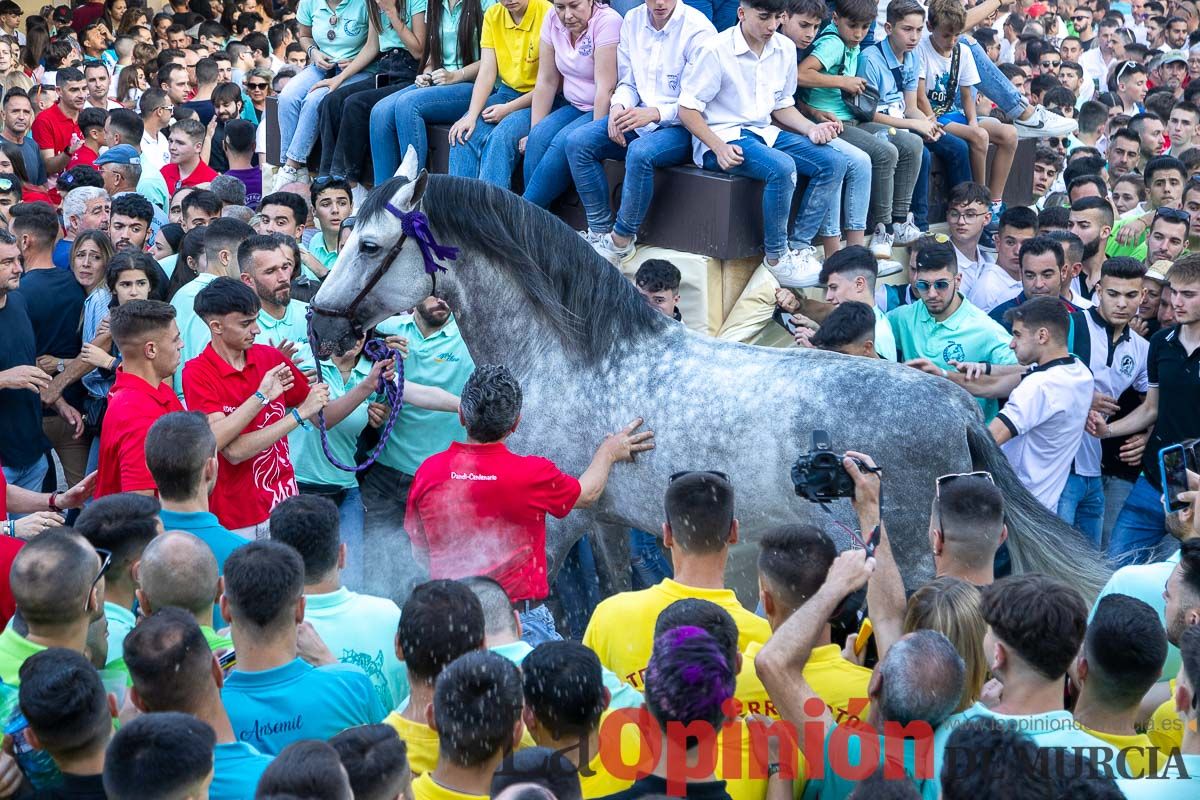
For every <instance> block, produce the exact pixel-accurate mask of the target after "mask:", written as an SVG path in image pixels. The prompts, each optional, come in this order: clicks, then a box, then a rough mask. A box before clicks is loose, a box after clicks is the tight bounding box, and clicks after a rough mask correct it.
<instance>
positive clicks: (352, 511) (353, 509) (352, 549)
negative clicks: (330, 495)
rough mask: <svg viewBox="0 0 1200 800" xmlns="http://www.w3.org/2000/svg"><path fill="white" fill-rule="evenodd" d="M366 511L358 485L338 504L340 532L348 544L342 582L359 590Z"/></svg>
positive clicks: (360, 586) (361, 575) (360, 585)
mask: <svg viewBox="0 0 1200 800" xmlns="http://www.w3.org/2000/svg"><path fill="white" fill-rule="evenodd" d="M365 525H366V511H365V510H364V509H363V501H362V492H361V491H360V490H359V488H358V487H357V486H355V487H354V488H353V489H347V490H346V496H345V497H343V498H342V502H341V503H340V504H339V505H338V532H339V534H340V537H341V540H342V544H344V545H346V568H345V569H344V570H342V583H343V584H345V585H346V587H347V588H349V589H351V590H353V591H356V592H359V591H362V589H363V564H364V563H366V562H365V559H364V558H363V528H364V527H365Z"/></svg>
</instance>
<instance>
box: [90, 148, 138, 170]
mask: <svg viewBox="0 0 1200 800" xmlns="http://www.w3.org/2000/svg"><path fill="white" fill-rule="evenodd" d="M141 163H142V159H141V157H140V156H138V151H137V150H134V149H133V145H128V144H119V145H117V146H115V147H110V148H108V149H107V150H105V151H104V153H103V155H101V156H100V157H99V158H97V159H96V166H97V167H100V166H103V165H105V164H141Z"/></svg>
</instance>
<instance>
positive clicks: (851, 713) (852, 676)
mask: <svg viewBox="0 0 1200 800" xmlns="http://www.w3.org/2000/svg"><path fill="white" fill-rule="evenodd" d="M761 649H762V644H760V643H759V642H751V643H750V646H749V647H747V648H746V651H745V652H744V653H743V654H742V671H741V672H739V673H738V677H737V688H736V689H735V690H734V696H735V697H736V698H737V699H738V701H740V702H741V704H742V713H743V714H763V715H764V716H768V717H770V718H771V719H779V718H780V717H779V711H778V710H777V709H776V708H775V704H774V703H772V702H771V698H769V697H768V696H767V689H766V687H765V686H763V684H762V681H761V680H759V677H758V673H757V672H755V671H754V657H755V656H756V655H758V651H759V650H761ZM804 679H805V680H806V681H808V685H809V686H811V687H812V688H813V691H814V692H816V693H817V696H818V697H820V698H821V699H822V700H824V701H825V705H827V706H828V707H829V713H830V714H832V715H833V721H834V722H836V723H837V724H839V725H843V724H851V725H852V724H854V723H855V722H857V721H858V720H863V719H866V717H867V711H868V708H869V704H868V703H867V685H868V684H869V683H870V682H871V670H869V669H867V668H866V667H860V666H859V665H858V664H854V663H852V662H850V661H847V660H846V659H844V658H842V651H841V648H839V647H838V646H837V645H836V644H827V645H824V646H822V647H817V648H814V649H813V651H812V655H810V656H809V658H808V663H807V664H805V665H804Z"/></svg>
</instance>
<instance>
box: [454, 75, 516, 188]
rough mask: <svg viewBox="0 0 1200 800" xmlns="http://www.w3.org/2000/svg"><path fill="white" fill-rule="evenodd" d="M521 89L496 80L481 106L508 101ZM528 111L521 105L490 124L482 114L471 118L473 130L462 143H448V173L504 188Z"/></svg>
mask: <svg viewBox="0 0 1200 800" xmlns="http://www.w3.org/2000/svg"><path fill="white" fill-rule="evenodd" d="M521 96H522V93H521V92H518V91H517V90H516V89H513V88H512V87H510V86H506V85H504V84H500V87H499V88H498V89H496V91H494V92H492V96H491V97H489V98H488V99H487V102H485V103H484V104H483V107H484V108H485V109H486V108H489V107H491V106H494V105H499V104H500V103H510V102H512V101H513V100H516V99H517V98H519V97H521ZM531 113H532V112H531V111H530V109H528V108H522V109H521V110H519V111H514V112H512V113H511V114H509V115H508V116H506V117H505V118H504V119H502V120H500V121H499V122H498V123H496V124H495V125H493V124H492V123H490V122H487V121H485V120H484V118H483V115H482V114H480V116H479V118H478V119H477V120H475V130H474V131H472V132H471V138H470V139H467V141H466V143H465V144H453V143H452V144H451V145H450V174H451V175H460V176H462V177H464V178H478V179H479V180H481V181H483V182H484V183H490V184H492V185H493V186H501V187H503V188H505V189H508V188H509V187H511V186H512V175H513V170H514V169H516V166H517V145H518V144H519V143H520V141H521V138H522V137H524V136H526V135H527V134H528V133H529V118H530V115H531Z"/></svg>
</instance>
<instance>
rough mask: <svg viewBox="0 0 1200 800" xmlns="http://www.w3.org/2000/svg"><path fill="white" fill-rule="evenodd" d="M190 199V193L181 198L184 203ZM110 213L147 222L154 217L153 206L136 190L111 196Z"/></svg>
mask: <svg viewBox="0 0 1200 800" xmlns="http://www.w3.org/2000/svg"><path fill="white" fill-rule="evenodd" d="M192 194H196V192H192ZM190 199H191V195H189V196H188V197H185V198H184V200H183V202H184V204H186V203H187V201H188V200H190ZM110 213H111V215H112V216H114V217H116V216H121V217H129V218H130V219H140V220H142V221H143V222H145V223H147V224H148V223H150V222H151V221H152V220H153V219H154V206H153V205H151V203H150V201H149V200H147V199H146V198H144V197H142V196H141V195H140V194H138V193H137V192H127V193H126V194H123V195H121V196H120V197H114V198H113V200H112V206H111V207H110Z"/></svg>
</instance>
